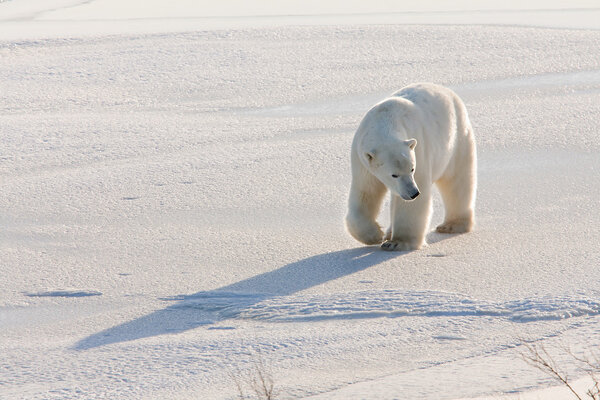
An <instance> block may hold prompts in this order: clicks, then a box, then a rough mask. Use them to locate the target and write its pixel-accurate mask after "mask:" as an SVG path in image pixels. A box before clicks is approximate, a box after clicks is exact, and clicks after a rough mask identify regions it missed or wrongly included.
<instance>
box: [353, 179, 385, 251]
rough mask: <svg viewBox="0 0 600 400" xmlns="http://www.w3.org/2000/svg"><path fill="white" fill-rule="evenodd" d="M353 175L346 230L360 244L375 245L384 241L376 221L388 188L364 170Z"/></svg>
mask: <svg viewBox="0 0 600 400" xmlns="http://www.w3.org/2000/svg"><path fill="white" fill-rule="evenodd" d="M353 172H354V173H353V175H352V185H351V187H350V197H349V199H348V214H347V215H346V228H347V229H348V232H349V233H350V234H351V235H352V237H354V238H355V239H356V240H358V241H359V242H362V243H364V244H368V245H373V244H380V243H381V242H382V241H383V231H382V230H381V227H380V226H379V224H378V223H377V221H376V218H377V215H378V214H379V209H380V207H381V202H382V201H383V197H384V196H385V193H386V191H387V188H386V187H385V185H384V184H383V183H381V182H380V181H379V180H378V179H377V178H375V177H374V176H373V175H371V174H370V173H368V172H367V171H366V170H364V169H363V168H356V170H355V171H353Z"/></svg>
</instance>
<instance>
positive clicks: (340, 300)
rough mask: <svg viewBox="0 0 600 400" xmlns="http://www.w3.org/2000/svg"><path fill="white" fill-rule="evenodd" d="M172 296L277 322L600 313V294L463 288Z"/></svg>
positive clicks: (227, 313)
mask: <svg viewBox="0 0 600 400" xmlns="http://www.w3.org/2000/svg"><path fill="white" fill-rule="evenodd" d="M169 300H181V302H180V303H178V304H176V305H174V306H173V307H174V308H193V309H195V310H199V311H203V312H207V313H214V314H215V317H216V318H215V319H250V320H263V321H272V322H303V321H305V322H309V321H319V320H340V319H366V318H398V317H440V316H444V317H465V316H492V317H501V318H505V319H508V320H510V321H513V322H535V321H542V320H562V319H567V318H573V317H580V316H591V315H598V314H600V300H599V299H595V298H592V297H588V296H585V295H578V294H575V295H562V296H556V297H551V296H543V297H531V298H524V299H518V300H511V301H504V302H502V301H487V300H478V299H474V298H471V297H469V296H466V295H462V294H458V293H446V292H438V291H431V290H415V291H402V290H391V289H390V290H379V291H360V292H351V293H335V294H331V295H309V296H306V295H291V296H273V297H270V296H267V295H264V294H247V293H232V292H216V293H210V292H205V293H199V294H196V295H193V296H188V297H178V298H171V299H169Z"/></svg>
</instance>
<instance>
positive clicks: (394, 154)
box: [362, 139, 419, 201]
mask: <svg viewBox="0 0 600 400" xmlns="http://www.w3.org/2000/svg"><path fill="white" fill-rule="evenodd" d="M416 145H417V140H416V139H408V140H400V141H394V142H393V143H386V145H385V146H381V145H380V146H377V147H373V148H371V150H369V151H367V152H364V153H363V154H362V158H363V164H364V165H365V167H366V168H367V169H368V170H369V172H371V173H372V174H373V175H375V177H377V179H379V180H380V181H381V182H382V183H383V184H384V185H385V186H386V187H387V188H388V189H389V190H390V192H392V193H394V194H396V195H398V196H400V197H401V198H402V199H404V200H406V201H411V200H414V199H416V198H417V196H418V195H419V188H418V187H417V184H416V182H415V168H416V158H415V146H416Z"/></svg>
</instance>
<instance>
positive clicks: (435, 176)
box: [346, 83, 477, 251]
mask: <svg viewBox="0 0 600 400" xmlns="http://www.w3.org/2000/svg"><path fill="white" fill-rule="evenodd" d="M351 165H352V185H351V188H350V198H349V201H348V214H347V215H346V227H347V229H348V232H349V233H350V234H351V235H352V236H353V237H354V238H355V239H357V240H358V241H360V242H362V243H365V244H368V245H373V244H380V243H382V242H383V244H381V248H382V249H384V250H396V251H409V250H416V249H419V248H421V246H423V244H424V243H425V235H426V233H427V230H428V227H429V222H430V218H431V190H432V184H433V183H435V184H436V185H437V187H438V189H439V191H440V193H441V195H442V199H443V201H444V206H445V218H444V222H443V223H442V224H441V225H440V226H438V227H437V231H438V232H442V233H462V232H468V231H470V230H471V229H472V228H473V224H474V207H475V191H476V186H477V176H476V175H477V154H476V146H475V138H474V135H473V129H472V127H471V123H470V121H469V117H468V115H467V110H466V108H465V105H464V103H463V102H462V101H461V99H460V98H459V97H458V95H457V94H456V93H454V92H453V91H452V90H450V89H448V88H445V87H443V86H439V85H435V84H432V83H419V84H413V85H409V86H406V87H404V88H403V89H400V90H399V91H398V92H396V93H394V94H393V95H392V96H390V97H389V98H387V99H385V100H383V101H381V102H380V103H378V104H376V105H375V106H373V108H371V109H370V110H369V111H368V112H367V113H366V115H365V116H364V118H363V120H362V121H361V123H360V125H359V127H358V130H357V131H356V133H355V135H354V140H353V142H352V156H351ZM388 190H389V191H390V192H391V204H390V205H391V218H390V221H391V226H390V228H389V229H388V230H387V232H386V234H385V235H384V234H383V232H382V230H381V227H380V226H379V224H378V223H377V221H376V218H377V215H378V214H379V209H380V207H381V203H382V200H383V198H384V196H385V194H386V192H387V191H388Z"/></svg>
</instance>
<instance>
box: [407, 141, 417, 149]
mask: <svg viewBox="0 0 600 400" xmlns="http://www.w3.org/2000/svg"><path fill="white" fill-rule="evenodd" d="M404 143H406V145H407V146H408V147H409V148H410V149H411V150H413V149H414V148H415V146H416V145H417V139H408V140H405V141H404Z"/></svg>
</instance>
